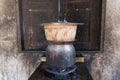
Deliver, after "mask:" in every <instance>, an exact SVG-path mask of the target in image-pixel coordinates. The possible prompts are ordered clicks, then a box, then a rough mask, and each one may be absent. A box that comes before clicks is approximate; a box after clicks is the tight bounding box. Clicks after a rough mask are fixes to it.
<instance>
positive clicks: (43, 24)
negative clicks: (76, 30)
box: [40, 22, 84, 26]
mask: <svg viewBox="0 0 120 80" xmlns="http://www.w3.org/2000/svg"><path fill="white" fill-rule="evenodd" d="M49 24H55V25H57V24H68V25H70V24H73V25H84V23H72V22H50V23H42V24H40V25H41V26H45V25H49Z"/></svg>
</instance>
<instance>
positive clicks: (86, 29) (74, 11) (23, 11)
mask: <svg viewBox="0 0 120 80" xmlns="http://www.w3.org/2000/svg"><path fill="white" fill-rule="evenodd" d="M60 5H61V9H60V11H61V13H60V14H58V0H45V1H44V0H19V18H20V26H19V32H20V33H19V43H20V48H21V51H26V52H39V51H45V49H46V47H47V41H46V39H45V35H44V30H43V26H40V24H41V23H47V22H55V21H57V20H58V16H59V17H60V18H59V19H60V20H64V18H66V20H67V21H68V22H78V23H85V24H84V25H82V26H81V25H78V29H77V35H76V41H75V42H73V44H74V46H75V49H76V51H100V50H101V48H100V46H101V36H103V35H101V30H102V29H103V26H101V25H102V24H104V23H101V20H104V19H102V15H104V13H103V12H102V10H103V9H104V8H105V7H103V6H104V5H103V2H102V0H61V4H60ZM103 22H104V21H103Z"/></svg>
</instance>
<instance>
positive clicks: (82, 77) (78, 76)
mask: <svg viewBox="0 0 120 80" xmlns="http://www.w3.org/2000/svg"><path fill="white" fill-rule="evenodd" d="M76 66H77V69H76V72H75V73H71V74H70V75H72V76H73V77H69V79H68V78H67V79H66V78H64V79H62V80H93V79H92V77H91V75H90V73H89V71H88V70H87V68H86V66H85V64H84V63H76ZM44 67H45V63H41V64H40V66H39V67H38V68H37V69H36V71H35V72H34V73H33V74H32V75H31V77H30V78H29V80H61V79H53V78H51V76H48V75H52V74H49V73H46V72H45V69H44ZM46 76H47V77H46Z"/></svg>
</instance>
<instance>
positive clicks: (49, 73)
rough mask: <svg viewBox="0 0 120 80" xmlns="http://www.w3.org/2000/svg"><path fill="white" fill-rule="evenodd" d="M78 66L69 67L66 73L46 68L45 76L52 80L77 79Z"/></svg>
mask: <svg viewBox="0 0 120 80" xmlns="http://www.w3.org/2000/svg"><path fill="white" fill-rule="evenodd" d="M76 68H77V67H76V66H75V65H74V66H73V67H69V68H67V69H66V71H64V70H62V71H64V72H60V71H57V70H56V69H49V67H48V68H47V67H45V72H44V73H45V76H46V77H49V78H52V79H59V80H64V79H65V80H66V79H71V78H75V77H76V76H77V73H76Z"/></svg>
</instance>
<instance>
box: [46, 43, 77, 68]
mask: <svg viewBox="0 0 120 80" xmlns="http://www.w3.org/2000/svg"><path fill="white" fill-rule="evenodd" d="M75 57H76V52H75V48H74V46H73V45H72V43H54V44H53V43H52V44H49V45H48V47H47V49H46V65H47V67H49V68H54V69H60V70H64V69H67V68H70V67H73V66H74V65H75Z"/></svg>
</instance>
